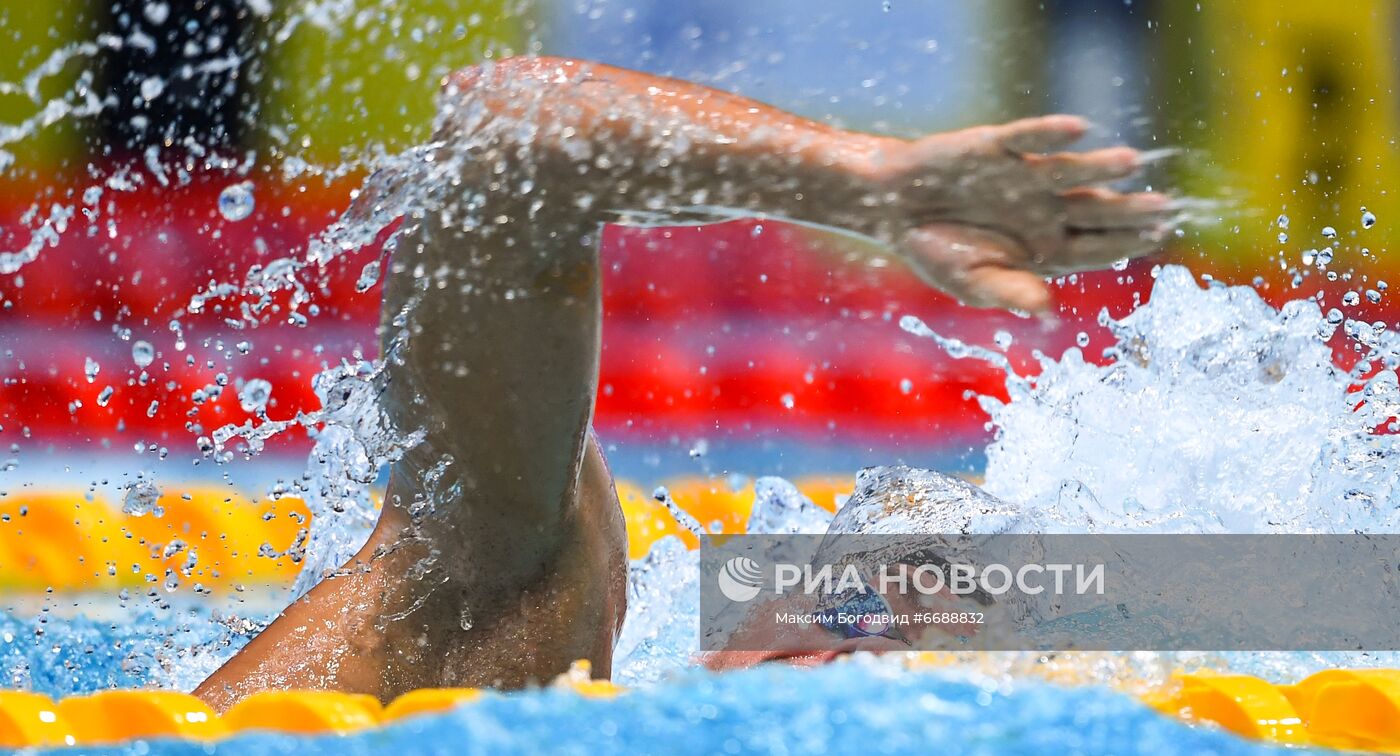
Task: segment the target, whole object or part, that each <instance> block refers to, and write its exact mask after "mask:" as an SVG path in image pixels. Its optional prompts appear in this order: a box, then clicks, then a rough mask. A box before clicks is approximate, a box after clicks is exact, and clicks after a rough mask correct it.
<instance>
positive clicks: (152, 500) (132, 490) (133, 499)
mask: <svg viewBox="0 0 1400 756" xmlns="http://www.w3.org/2000/svg"><path fill="white" fill-rule="evenodd" d="M122 511H123V512H125V513H127V514H129V515H131V516H132V517H145V516H146V515H151V516H152V517H161V516H163V515H164V514H165V510H164V509H162V508H161V506H160V489H159V488H156V485H155V484H154V483H152V482H151V481H149V480H138V481H136V482H135V483H132V484H131V485H130V486H127V489H126V496H125V497H124V498H123V499H122Z"/></svg>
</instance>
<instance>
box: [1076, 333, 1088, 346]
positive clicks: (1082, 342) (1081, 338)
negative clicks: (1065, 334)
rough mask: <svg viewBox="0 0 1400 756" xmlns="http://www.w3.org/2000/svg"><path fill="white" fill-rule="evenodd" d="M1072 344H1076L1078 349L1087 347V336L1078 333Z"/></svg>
mask: <svg viewBox="0 0 1400 756" xmlns="http://www.w3.org/2000/svg"><path fill="white" fill-rule="evenodd" d="M1074 343H1076V344H1078V345H1079V346H1080V347H1086V346H1089V334H1087V333H1085V332H1083V331H1080V332H1079V334H1078V335H1077V336H1075V337H1074Z"/></svg>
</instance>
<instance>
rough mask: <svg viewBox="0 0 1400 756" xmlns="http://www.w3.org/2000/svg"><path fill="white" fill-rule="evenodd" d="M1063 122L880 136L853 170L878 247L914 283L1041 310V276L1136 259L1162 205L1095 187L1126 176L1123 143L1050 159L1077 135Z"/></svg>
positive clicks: (1156, 239) (971, 299) (1165, 229)
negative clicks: (874, 222)
mask: <svg viewBox="0 0 1400 756" xmlns="http://www.w3.org/2000/svg"><path fill="white" fill-rule="evenodd" d="M1086 128H1087V124H1086V123H1085V121H1083V120H1082V119H1080V118H1076V117H1073V116H1060V115H1056V116H1045V117H1042V118H1029V119H1026V120H1021V121H1013V122H1012V123H1008V124H1005V125H1002V126H979V127H975V128H970V129H964V130H961V131H954V132H949V133H946V134H935V135H932V136H928V137H924V138H922V139H917V140H913V141H904V140H888V141H885V142H884V143H883V144H882V145H881V147H880V148H879V149H878V150H876V151H874V153H873V155H872V157H871V162H870V163H869V164H868V165H867V166H866V167H865V169H864V170H865V171H866V174H865V175H866V178H867V180H868V181H869V182H871V185H873V187H874V194H873V196H874V198H875V199H876V204H877V206H879V207H883V208H884V209H885V210H887V211H890V212H891V213H892V215H893V218H890V219H889V225H888V226H887V227H889V228H891V229H892V231H893V233H892V234H891V236H892V238H890V239H889V241H891V242H892V243H893V244H894V245H895V247H896V249H897V250H898V252H899V254H900V255H901V257H903V258H904V259H905V260H906V261H907V262H908V263H909V265H910V266H911V267H912V268H913V269H914V271H915V272H916V273H918V275H919V276H920V277H921V278H923V279H924V280H925V281H927V282H928V283H930V284H932V285H934V286H936V287H938V288H939V289H942V290H944V291H947V292H949V293H950V294H952V295H954V296H956V297H957V298H958V299H960V300H962V301H963V302H965V303H967V304H971V305H975V306H979V307H989V306H996V307H1008V308H1013V309H1020V310H1027V311H1030V312H1042V311H1044V310H1046V309H1047V308H1048V307H1049V304H1050V292H1049V289H1048V287H1047V286H1046V282H1045V278H1044V277H1046V276H1055V275H1060V274H1064V273H1070V272H1074V271H1081V270H1092V269H1096V268H1104V267H1107V266H1109V265H1110V264H1112V263H1114V262H1117V261H1119V260H1123V259H1125V258H1130V257H1137V256H1141V255H1144V254H1147V253H1149V252H1151V251H1153V250H1154V249H1156V248H1157V247H1159V246H1160V245H1161V243H1162V241H1163V240H1164V239H1165V238H1166V236H1167V234H1168V233H1169V232H1170V230H1171V224H1172V217H1173V215H1174V212H1175V209H1174V207H1173V203H1172V201H1171V199H1170V198H1168V197H1167V196H1165V195H1162V194H1156V193H1152V192H1142V193H1131V194H1124V193H1119V192H1116V191H1112V190H1109V189H1106V188H1102V187H1100V186H1096V185H1097V184H1102V183H1105V182H1110V181H1115V180H1118V179H1122V178H1126V177H1128V176H1131V175H1133V174H1134V173H1135V172H1136V171H1137V169H1138V168H1139V167H1140V165H1141V162H1142V157H1141V155H1140V153H1138V152H1137V151H1136V150H1133V149H1130V148H1127V147H1114V148H1110V149H1101V150H1095V151H1092V152H1079V153H1075V152H1061V151H1060V150H1062V149H1064V148H1065V147H1067V146H1069V145H1070V144H1072V143H1074V142H1075V141H1076V140H1078V139H1079V138H1080V137H1081V136H1083V135H1084V132H1085V130H1086Z"/></svg>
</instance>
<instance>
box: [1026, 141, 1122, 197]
mask: <svg viewBox="0 0 1400 756" xmlns="http://www.w3.org/2000/svg"><path fill="white" fill-rule="evenodd" d="M1023 159H1024V160H1026V161H1027V162H1029V163H1030V164H1031V165H1032V166H1033V167H1034V169H1035V170H1036V171H1037V172H1038V173H1040V174H1041V175H1042V176H1043V177H1045V179H1046V180H1048V181H1049V182H1050V183H1051V184H1053V185H1054V186H1057V187H1060V188H1062V189H1069V188H1072V187H1077V186H1083V185H1085V184H1100V183H1104V182H1107V181H1117V180H1118V179H1125V178H1128V177H1129V176H1131V175H1133V174H1134V173H1136V172H1137V170H1138V167H1139V166H1140V165H1141V161H1140V160H1139V158H1138V151H1137V150H1135V149H1133V148H1131V147H1109V148H1107V149H1103V150H1094V151H1092V152H1060V153H1056V154H1053V155H1026V156H1025V157H1024V158H1023Z"/></svg>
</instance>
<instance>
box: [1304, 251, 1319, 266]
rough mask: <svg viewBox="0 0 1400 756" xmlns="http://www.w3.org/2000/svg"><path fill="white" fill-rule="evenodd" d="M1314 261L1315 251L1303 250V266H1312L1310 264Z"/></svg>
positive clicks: (1315, 257)
mask: <svg viewBox="0 0 1400 756" xmlns="http://www.w3.org/2000/svg"><path fill="white" fill-rule="evenodd" d="M1315 259H1317V250H1315V249H1305V250H1303V264H1304V265H1312V264H1313V260H1315Z"/></svg>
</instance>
